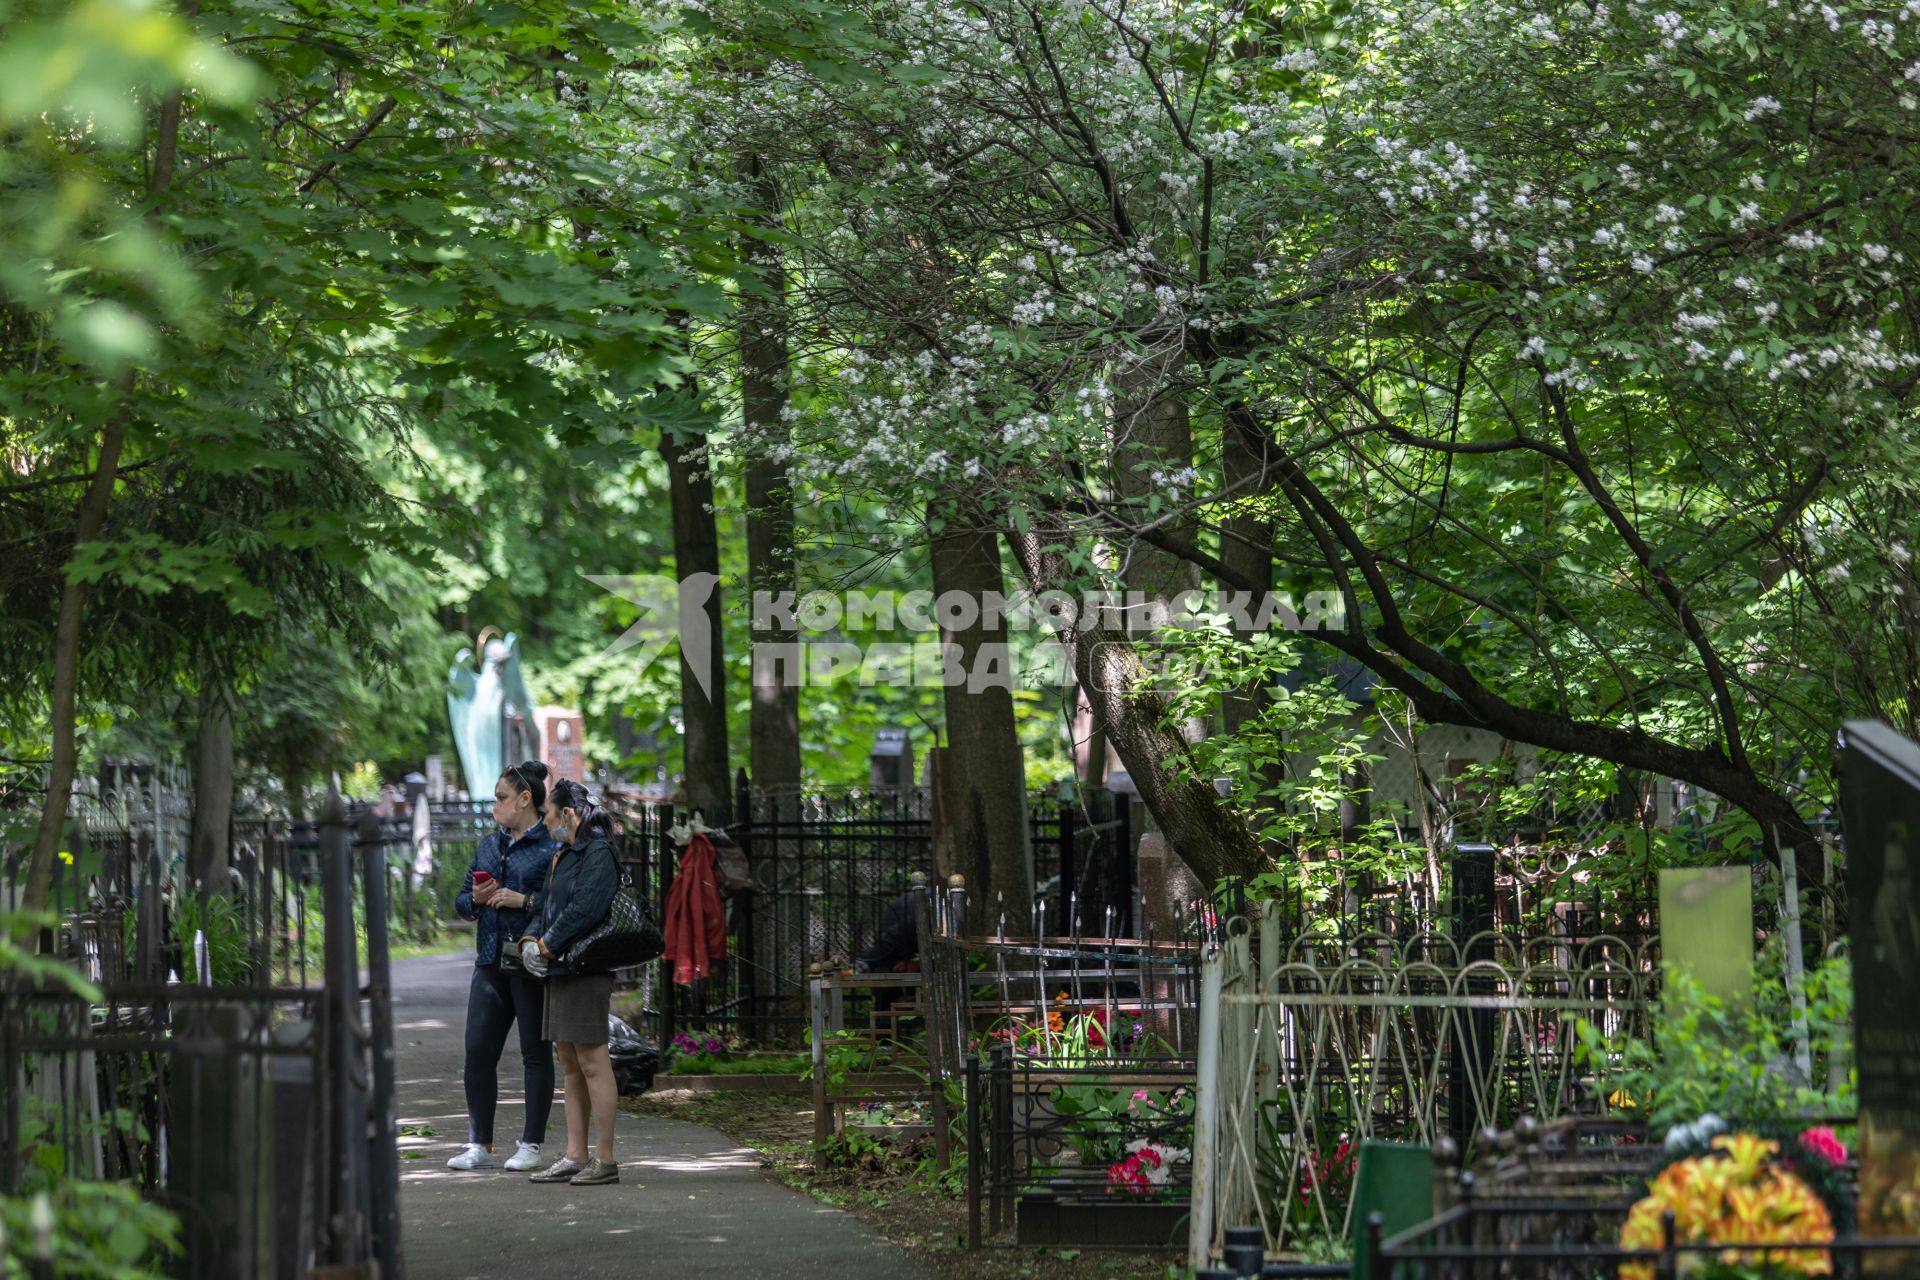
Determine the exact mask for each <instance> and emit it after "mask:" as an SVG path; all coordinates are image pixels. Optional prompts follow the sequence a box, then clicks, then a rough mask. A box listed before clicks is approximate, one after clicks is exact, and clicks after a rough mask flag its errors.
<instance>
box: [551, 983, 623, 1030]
mask: <svg viewBox="0 0 1920 1280" xmlns="http://www.w3.org/2000/svg"><path fill="white" fill-rule="evenodd" d="M612 1008H613V975H612V974H610V973H589V974H585V975H582V976H580V977H564V976H561V975H558V974H556V975H554V976H553V977H550V978H548V979H547V1007H546V1017H545V1019H544V1022H545V1029H544V1031H543V1032H542V1034H543V1036H544V1037H545V1038H546V1039H548V1040H558V1041H563V1042H565V1043H567V1044H605V1043H606V1042H607V1014H608V1012H609V1011H610V1010H611V1009H612Z"/></svg>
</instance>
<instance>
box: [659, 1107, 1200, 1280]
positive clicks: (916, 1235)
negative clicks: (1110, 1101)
mask: <svg viewBox="0 0 1920 1280" xmlns="http://www.w3.org/2000/svg"><path fill="white" fill-rule="evenodd" d="M622 1106H624V1107H626V1108H628V1109H629V1110H633V1111H638V1112H641V1113H644V1114H651V1115H660V1116H670V1117H672V1118H674V1119H678V1120H690V1121H692V1122H694V1123H695V1124H704V1125H709V1126H711V1127H713V1128H715V1129H718V1130H719V1131H720V1132H722V1133H724V1134H726V1135H727V1136H728V1137H730V1138H732V1139H734V1140H735V1141H736V1142H739V1143H740V1144H741V1145H743V1146H748V1147H752V1148H753V1149H754V1150H756V1151H758V1152H759V1153H760V1155H761V1158H762V1166H761V1167H762V1169H763V1170H764V1171H765V1172H766V1173H767V1175H768V1176H770V1177H774V1178H777V1179H779V1180H780V1181H781V1182H784V1183H786V1184H787V1185H788V1186H790V1187H794V1188H797V1189H799V1190H801V1191H805V1192H806V1193H808V1194H809V1195H811V1196H813V1197H814V1198H815V1199H817V1200H820V1201H822V1202H824V1203H826V1204H831V1205H837V1206H839V1207H841V1208H844V1209H846V1210H848V1211H850V1212H851V1213H853V1214H855V1215H856V1216H857V1217H859V1218H860V1219H861V1221H863V1222H865V1223H867V1224H868V1225H869V1226H871V1227H872V1228H873V1229H874V1230H875V1231H878V1232H879V1233H880V1234H882V1235H883V1236H885V1237H886V1238H887V1239H888V1240H890V1241H892V1242H893V1243H895V1244H897V1245H900V1246H901V1247H903V1248H907V1249H912V1250H914V1251H915V1253H917V1254H918V1255H919V1256H920V1258H921V1261H922V1263H923V1264H924V1265H925V1266H926V1267H927V1268H928V1269H929V1270H932V1271H936V1272H938V1273H939V1274H941V1275H943V1276H950V1277H953V1280H1039V1277H1042V1276H1044V1277H1046V1278H1047V1280H1173V1278H1175V1277H1180V1276H1184V1275H1186V1274H1187V1272H1186V1269H1185V1264H1184V1259H1183V1258H1181V1257H1180V1256H1179V1255H1178V1254H1176V1253H1175V1252H1173V1251H1171V1250H1158V1251H1152V1252H1143V1251H1138V1250H1129V1251H1117V1250H1114V1251H1103V1250H1097V1249H1062V1248H1045V1249H1021V1248H1015V1247H1011V1246H990V1247H987V1248H983V1249H981V1250H979V1251H978V1252H969V1251H968V1250H967V1248H966V1243H967V1199H966V1184H965V1182H964V1180H963V1175H962V1174H961V1173H960V1171H959V1170H958V1169H956V1170H954V1172H953V1173H952V1175H951V1176H950V1178H949V1180H948V1181H947V1182H946V1184H945V1185H940V1184H938V1183H936V1181H935V1180H934V1178H933V1161H932V1139H931V1138H923V1139H920V1140H919V1141H918V1142H916V1143H913V1144H910V1145H908V1146H907V1147H905V1148H904V1149H902V1150H901V1151H900V1152H899V1153H898V1154H896V1155H891V1156H886V1157H876V1156H873V1155H868V1156H865V1157H863V1158H862V1159H861V1160H860V1162H859V1163H858V1164H857V1165H852V1166H844V1167H839V1168H834V1169H830V1170H827V1171H826V1172H824V1173H823V1172H820V1171H817V1170H815V1168H814V1167H813V1105H812V1102H811V1101H810V1100H809V1099H808V1098H807V1097H805V1096H804V1095H795V1094H785V1095H782V1094H768V1093H748V1092H736V1091H727V1092H705V1093H695V1092H690V1091H687V1090H671V1091H668V1092H665V1093H648V1094H643V1095H641V1096H640V1097H637V1098H627V1099H624V1100H623V1101H622Z"/></svg>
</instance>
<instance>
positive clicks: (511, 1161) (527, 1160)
mask: <svg viewBox="0 0 1920 1280" xmlns="http://www.w3.org/2000/svg"><path fill="white" fill-rule="evenodd" d="M539 1167H540V1144H539V1143H537V1142H523V1143H521V1144H520V1149H519V1150H518V1151H516V1152H514V1153H513V1154H512V1155H510V1156H508V1157H507V1162H506V1164H504V1165H502V1166H501V1168H503V1169H511V1170H513V1171H514V1172H515V1173H525V1172H526V1171H527V1170H529V1169H538V1168H539Z"/></svg>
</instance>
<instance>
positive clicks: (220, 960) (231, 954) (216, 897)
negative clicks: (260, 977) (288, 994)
mask: <svg viewBox="0 0 1920 1280" xmlns="http://www.w3.org/2000/svg"><path fill="white" fill-rule="evenodd" d="M200 933H204V934H205V935H206V940H207V967H208V968H209V969H211V970H212V971H213V983H214V985H215V986H238V985H240V984H242V983H245V982H247V981H248V980H249V979H250V978H251V977H252V974H253V964H254V957H253V954H252V953H251V951H250V950H249V949H248V934H247V922H246V918H245V916H244V915H243V914H242V911H241V907H240V905H239V904H238V903H237V902H235V901H234V900H233V899H232V898H230V897H228V896H227V895H225V894H222V893H183V894H181V895H180V899H179V901H178V902H176V903H175V904H174V907H173V940H174V943H175V944H176V945H177V946H178V947H179V948H180V969H181V972H180V980H181V981H182V982H185V983H189V984H195V985H197V984H198V983H199V981H200V969H199V962H198V960H197V959H196V955H195V950H194V937H195V935H196V934H200Z"/></svg>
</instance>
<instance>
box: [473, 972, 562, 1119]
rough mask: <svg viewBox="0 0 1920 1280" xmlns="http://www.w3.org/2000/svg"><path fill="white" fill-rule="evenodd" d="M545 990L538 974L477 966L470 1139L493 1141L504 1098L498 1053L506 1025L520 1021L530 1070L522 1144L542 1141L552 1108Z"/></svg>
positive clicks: (524, 1057) (522, 1048)
mask: <svg viewBox="0 0 1920 1280" xmlns="http://www.w3.org/2000/svg"><path fill="white" fill-rule="evenodd" d="M544 995H545V993H544V992H543V991H542V989H541V986H540V980H539V979H538V978H529V977H528V976H527V975H526V974H524V973H503V972H501V970H500V966H499V965H497V964H476V965H475V966H473V985H472V986H471V987H469V988H468V989H467V1070H466V1084H467V1141H468V1142H477V1143H479V1144H481V1145H482V1146H488V1147H490V1146H492V1145H493V1112H494V1108H495V1107H496V1106H497V1105H498V1103H499V1100H500V1055H501V1053H502V1052H503V1051H505V1049H506V1047H507V1029H508V1028H509V1027H511V1026H512V1025H513V1024H514V1023H516V1022H518V1023H519V1024H520V1064H521V1066H522V1068H523V1069H524V1071H525V1074H526V1087H527V1122H526V1125H525V1126H524V1127H523V1128H522V1129H521V1131H520V1140H521V1141H522V1142H535V1143H538V1142H544V1141H545V1140H546V1136H547V1114H548V1113H549V1112H551V1111H552V1110H553V1046H552V1045H551V1044H549V1043H548V1042H547V1041H545V1040H542V1039H541V1038H540V1031H541V1013H542V1010H541V1006H542V1004H543V1002H544Z"/></svg>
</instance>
